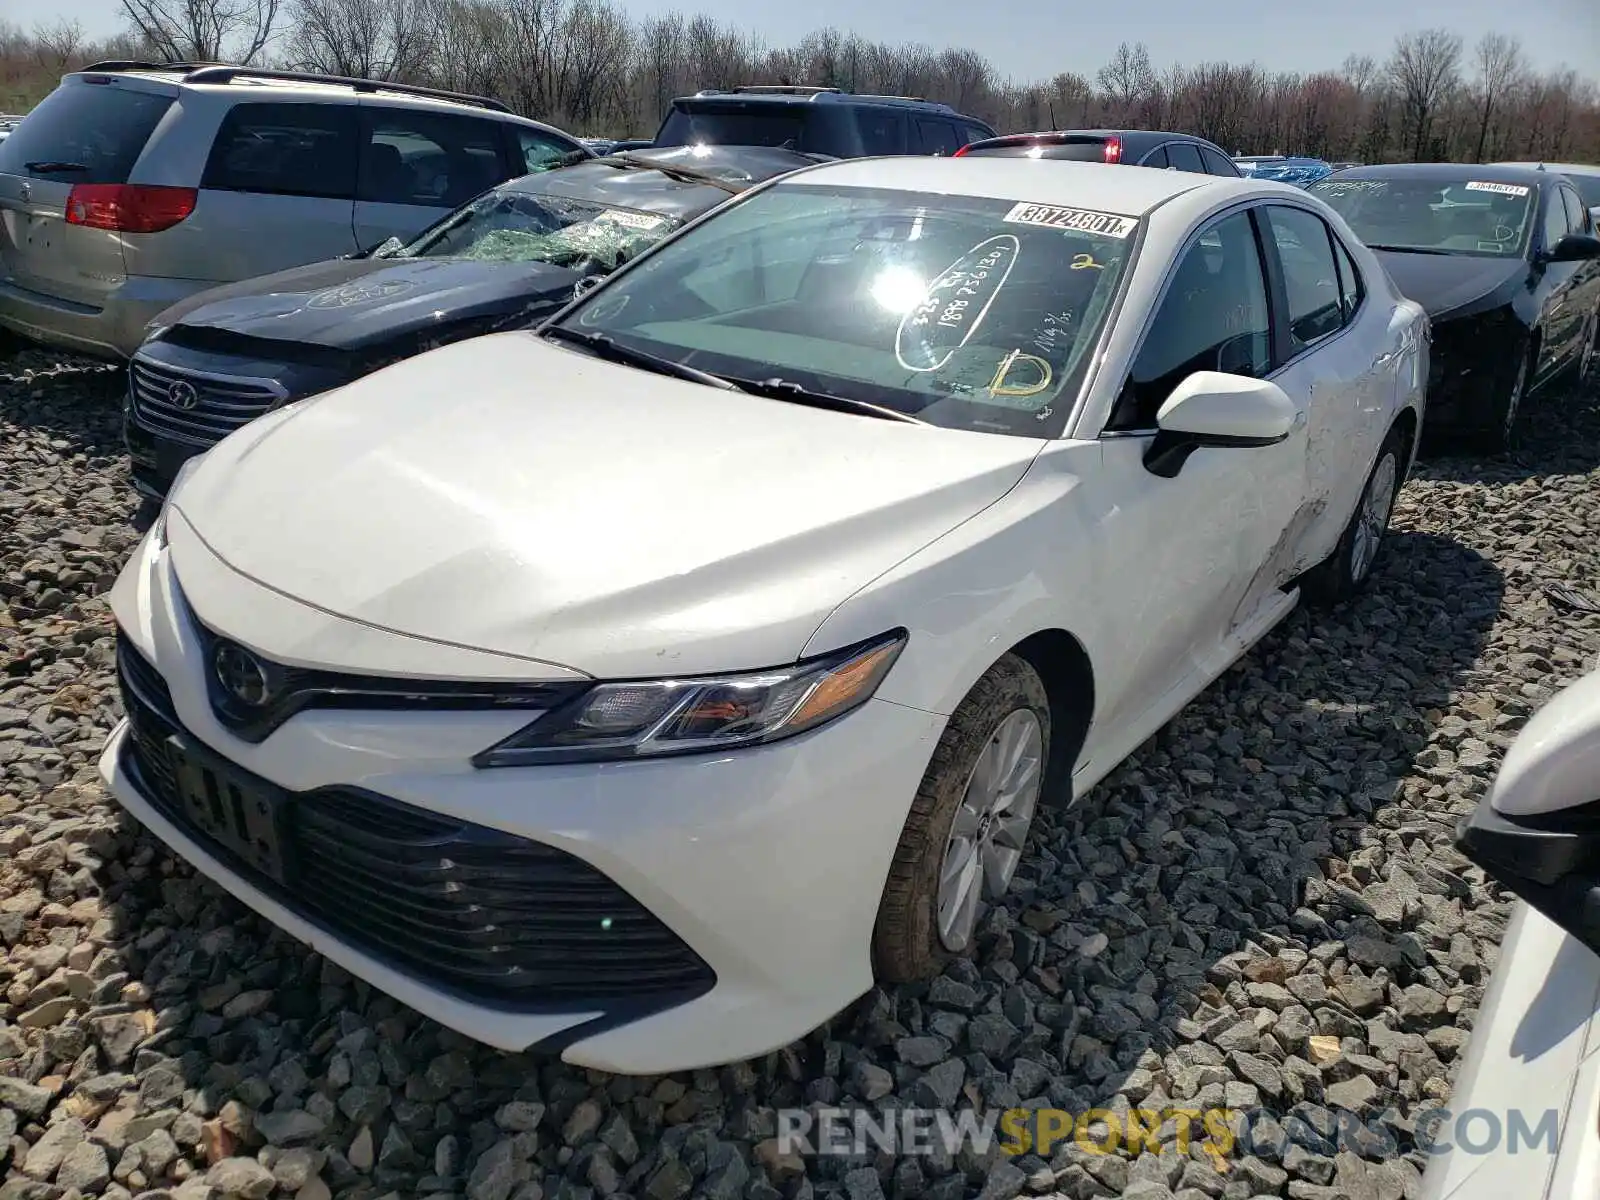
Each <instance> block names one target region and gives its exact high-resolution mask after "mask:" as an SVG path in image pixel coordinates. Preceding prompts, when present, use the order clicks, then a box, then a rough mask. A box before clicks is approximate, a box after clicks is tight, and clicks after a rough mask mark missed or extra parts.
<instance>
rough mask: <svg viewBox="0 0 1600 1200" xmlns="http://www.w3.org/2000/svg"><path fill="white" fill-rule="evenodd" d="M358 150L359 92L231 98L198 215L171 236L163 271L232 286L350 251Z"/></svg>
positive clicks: (202, 186)
mask: <svg viewBox="0 0 1600 1200" xmlns="http://www.w3.org/2000/svg"><path fill="white" fill-rule="evenodd" d="M355 151H356V105H355V99H354V97H353V96H345V95H339V94H337V93H335V94H331V95H327V96H319V97H318V98H317V99H316V100H314V101H310V102H306V101H300V102H297V101H294V100H274V101H270V102H268V101H260V102H257V101H243V102H240V103H238V104H234V105H231V106H230V107H229V108H228V110H227V112H226V113H224V114H223V117H222V120H221V122H220V124H219V125H218V127H217V135H216V138H215V139H214V140H213V141H212V143H211V153H210V154H209V155H208V157H207V159H206V166H205V172H204V174H203V175H202V176H201V180H200V203H199V204H198V205H197V206H196V209H195V217H196V218H197V219H192V220H190V221H187V222H185V225H186V226H187V228H182V229H181V230H173V231H172V234H180V233H181V236H177V237H174V236H172V235H171V234H169V235H166V236H167V237H168V241H167V242H164V243H163V245H162V247H161V255H160V259H159V263H160V266H161V273H163V274H169V273H170V274H173V275H177V276H179V277H181V278H186V279H205V280H210V281H211V282H214V283H234V282H237V281H238V280H241V279H249V278H251V277H253V276H256V275H266V274H270V273H271V272H273V271H282V270H285V269H287V268H289V267H298V266H303V265H305V264H306V263H311V262H320V261H322V260H323V259H327V258H338V257H339V256H340V255H341V254H349V253H351V252H352V251H354V250H355V249H357V246H356V241H355V235H354V233H353V232H352V230H351V219H352V214H353V209H354V205H355V175H356V171H355ZM156 265H157V264H156V262H155V261H152V264H151V269H150V270H149V271H146V272H144V273H147V274H151V273H155V270H156Z"/></svg>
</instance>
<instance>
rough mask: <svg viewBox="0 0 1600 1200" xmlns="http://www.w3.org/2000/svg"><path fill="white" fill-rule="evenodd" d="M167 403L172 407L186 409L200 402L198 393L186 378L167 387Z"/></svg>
mask: <svg viewBox="0 0 1600 1200" xmlns="http://www.w3.org/2000/svg"><path fill="white" fill-rule="evenodd" d="M167 403H169V404H171V405H172V407H173V408H181V409H184V410H188V409H191V408H193V407H194V406H195V405H196V404H199V403H200V393H199V392H197V391H195V387H194V384H192V383H190V382H189V381H188V380H187V379H180V380H178V381H177V382H175V383H173V384H171V385H170V386H169V387H168V388H167Z"/></svg>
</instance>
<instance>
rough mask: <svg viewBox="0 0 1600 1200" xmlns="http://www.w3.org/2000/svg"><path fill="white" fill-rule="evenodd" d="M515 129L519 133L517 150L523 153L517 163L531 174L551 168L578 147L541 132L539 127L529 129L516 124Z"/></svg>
mask: <svg viewBox="0 0 1600 1200" xmlns="http://www.w3.org/2000/svg"><path fill="white" fill-rule="evenodd" d="M514 129H515V130H516V135H517V152H518V154H520V155H521V157H520V158H519V159H518V160H517V165H518V166H520V167H521V168H522V169H523V170H524V171H526V172H528V173H529V174H530V175H531V174H533V173H534V172H535V171H548V170H550V168H551V167H554V166H556V165H557V164H558V163H560V162H561V160H562V159H563V158H565V157H566V156H567V155H569V154H571V153H572V152H573V150H575V149H576V147H575V146H570V145H568V144H567V143H566V142H562V141H558V140H557V139H555V138H553V137H551V136H550V135H549V134H547V133H540V132H539V131H538V130H537V129H529V128H527V127H526V126H523V125H517V126H514Z"/></svg>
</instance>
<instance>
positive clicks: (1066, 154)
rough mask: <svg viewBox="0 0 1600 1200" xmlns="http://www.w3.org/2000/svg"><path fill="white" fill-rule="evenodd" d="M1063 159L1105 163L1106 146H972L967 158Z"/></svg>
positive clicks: (1093, 143) (1086, 143) (1083, 143)
mask: <svg viewBox="0 0 1600 1200" xmlns="http://www.w3.org/2000/svg"><path fill="white" fill-rule="evenodd" d="M980 154H982V155H984V156H985V157H993V158H1064V159H1066V160H1068V161H1069V162H1105V160H1106V144H1105V143H1104V142H1102V141H1079V142H1043V143H1035V142H1017V143H1014V144H1013V145H1009V146H974V147H972V149H970V150H968V151H967V157H968V158H972V157H976V156H977V155H980Z"/></svg>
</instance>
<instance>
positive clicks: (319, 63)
mask: <svg viewBox="0 0 1600 1200" xmlns="http://www.w3.org/2000/svg"><path fill="white" fill-rule="evenodd" d="M436 15H437V9H436V8H434V7H433V6H430V5H428V4H426V3H424V2H423V0H294V4H293V7H292V8H291V10H290V18H291V32H290V34H289V38H288V43H287V47H286V53H285V57H286V59H287V60H288V61H289V63H290V64H291V65H293V66H295V67H299V68H301V69H304V70H309V71H325V72H327V73H329V74H333V75H355V76H359V77H361V78H364V79H403V78H415V77H416V76H418V75H420V74H422V72H423V70H424V69H425V67H426V65H427V61H428V57H429V55H430V54H431V53H432V38H431V34H432V33H433V30H434V21H435V17H436Z"/></svg>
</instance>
